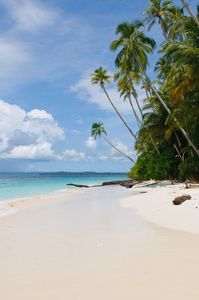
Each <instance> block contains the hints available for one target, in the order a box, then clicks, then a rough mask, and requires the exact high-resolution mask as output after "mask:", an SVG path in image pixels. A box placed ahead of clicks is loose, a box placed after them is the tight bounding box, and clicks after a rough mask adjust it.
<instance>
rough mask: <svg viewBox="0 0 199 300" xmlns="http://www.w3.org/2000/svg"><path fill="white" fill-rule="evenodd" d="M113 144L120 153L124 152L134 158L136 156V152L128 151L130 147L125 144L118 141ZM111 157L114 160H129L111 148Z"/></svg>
mask: <svg viewBox="0 0 199 300" xmlns="http://www.w3.org/2000/svg"><path fill="white" fill-rule="evenodd" d="M112 144H113V145H114V146H115V147H116V148H117V149H119V150H120V151H122V152H123V153H124V154H126V155H127V156H129V157H131V158H133V156H135V152H134V151H132V150H129V149H128V146H127V145H125V144H124V142H122V141H120V140H117V141H115V142H112ZM110 156H111V159H112V160H127V158H126V157H125V156H124V155H122V154H121V153H120V152H119V151H117V150H115V149H114V148H111V150H110Z"/></svg>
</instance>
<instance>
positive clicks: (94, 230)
mask: <svg viewBox="0 0 199 300" xmlns="http://www.w3.org/2000/svg"><path fill="white" fill-rule="evenodd" d="M133 193H134V192H133V190H132V189H125V188H123V187H120V186H117V187H116V186H114V187H102V188H92V189H80V190H72V191H65V192H64V191H62V192H60V193H57V194H56V195H55V194H54V195H51V196H46V197H43V198H33V199H31V200H30V199H29V200H27V201H25V200H23V202H20V201H18V202H17V203H14V204H13V205H14V208H17V209H18V212H17V213H15V214H11V215H8V216H5V217H2V218H0V255H1V256H0V281H1V289H0V296H1V299H3V300H40V299H41V300H47V299H48V300H63V299H68V300H102V299H103V300H112V299H114V300H124V299H125V300H132V299H133V300H156V299H157V300H166V299H167V300H170V299H171V300H174V299H177V297H180V299H182V300H184V299H186V300H187V299H199V287H198V276H199V256H198V249H199V235H197V234H191V233H185V232H179V231H175V230H170V229H166V228H163V227H160V226H157V225H154V224H151V223H149V222H147V221H145V220H144V219H143V218H141V217H139V216H137V215H136V214H135V213H134V211H133V210H132V209H129V208H127V207H121V205H120V200H121V199H123V198H125V199H130V198H131V199H132V198H134V199H135V197H137V196H134V195H133Z"/></svg>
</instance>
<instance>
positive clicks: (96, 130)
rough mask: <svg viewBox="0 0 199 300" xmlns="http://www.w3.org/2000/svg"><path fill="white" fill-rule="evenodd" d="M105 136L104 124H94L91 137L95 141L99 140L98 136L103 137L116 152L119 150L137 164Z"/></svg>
mask: <svg viewBox="0 0 199 300" xmlns="http://www.w3.org/2000/svg"><path fill="white" fill-rule="evenodd" d="M103 133H104V135H103ZM105 135H107V133H106V131H105V129H104V127H103V123H101V122H99V123H94V124H93V125H92V128H91V136H93V137H94V138H95V139H96V138H97V136H99V137H101V136H102V137H103V138H104V139H105V141H106V142H107V143H108V144H109V145H111V147H113V148H114V149H115V150H117V151H118V152H120V153H121V154H122V155H124V156H125V157H127V158H128V159H130V160H131V161H132V162H133V163H134V164H135V161H134V160H133V159H132V158H130V157H129V156H128V155H126V154H125V153H123V152H122V151H121V150H119V149H118V148H116V147H115V146H114V145H113V144H112V143H111V142H110V141H109V140H108V139H107V138H106V137H105Z"/></svg>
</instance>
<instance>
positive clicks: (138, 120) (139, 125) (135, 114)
mask: <svg viewBox="0 0 199 300" xmlns="http://www.w3.org/2000/svg"><path fill="white" fill-rule="evenodd" d="M128 98H129V102H130V105H131V107H132V110H133V113H134V116H135V119H136V121H137V124H138V127H139V129H140V128H141V124H142V122H141V121H140V119H139V117H138V115H137V113H136V111H135V108H134V106H133V103H132V101H131V96H130V95H129V96H128Z"/></svg>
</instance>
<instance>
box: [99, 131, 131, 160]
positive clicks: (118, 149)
mask: <svg viewBox="0 0 199 300" xmlns="http://www.w3.org/2000/svg"><path fill="white" fill-rule="evenodd" d="M101 136H102V137H103V138H104V139H105V141H106V142H107V143H109V145H111V147H113V148H114V149H115V150H117V151H118V152H120V153H121V154H122V155H124V156H126V157H127V158H128V159H130V160H131V161H132V162H133V163H134V164H135V161H134V160H133V159H132V158H130V157H129V156H128V155H126V154H125V153H123V152H122V151H120V150H119V149H118V148H116V147H115V146H114V145H113V144H111V142H109V140H107V138H106V137H105V136H104V135H103V134H102V133H101Z"/></svg>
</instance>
